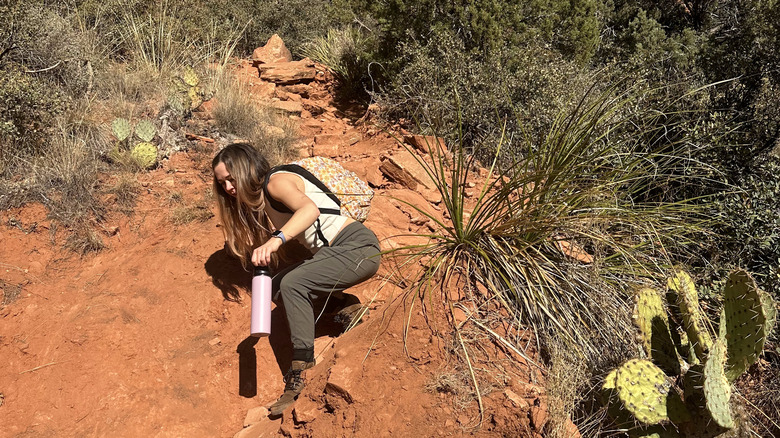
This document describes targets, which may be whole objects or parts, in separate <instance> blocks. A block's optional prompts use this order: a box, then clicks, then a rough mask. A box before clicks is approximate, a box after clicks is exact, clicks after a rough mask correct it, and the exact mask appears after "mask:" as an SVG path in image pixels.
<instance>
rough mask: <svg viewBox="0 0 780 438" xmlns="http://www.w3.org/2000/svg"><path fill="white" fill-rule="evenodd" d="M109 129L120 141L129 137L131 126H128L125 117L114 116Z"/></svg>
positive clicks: (131, 130) (128, 123)
mask: <svg viewBox="0 0 780 438" xmlns="http://www.w3.org/2000/svg"><path fill="white" fill-rule="evenodd" d="M111 131H112V132H113V134H114V137H116V139H117V140H119V141H120V142H121V141H125V140H127V138H128V137H130V134H131V133H132V132H133V128H132V126H130V122H129V121H128V120H127V119H123V118H116V119H114V121H113V122H111Z"/></svg>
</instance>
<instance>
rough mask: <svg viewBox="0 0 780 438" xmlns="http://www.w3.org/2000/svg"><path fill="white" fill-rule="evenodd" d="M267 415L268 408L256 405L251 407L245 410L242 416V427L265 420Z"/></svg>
mask: <svg viewBox="0 0 780 438" xmlns="http://www.w3.org/2000/svg"><path fill="white" fill-rule="evenodd" d="M267 417H268V408H266V407H265V406H258V407H256V408H252V409H250V410H248V411H247V412H246V417H245V418H244V427H249V426H251V425H253V424H255V423H258V422H260V421H262V420H265V419H266V418H267Z"/></svg>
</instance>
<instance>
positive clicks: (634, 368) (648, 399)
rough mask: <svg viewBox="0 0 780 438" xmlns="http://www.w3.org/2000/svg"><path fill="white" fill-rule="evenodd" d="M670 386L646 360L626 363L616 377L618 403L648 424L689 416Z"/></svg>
mask: <svg viewBox="0 0 780 438" xmlns="http://www.w3.org/2000/svg"><path fill="white" fill-rule="evenodd" d="M671 388H672V383H671V382H670V381H669V379H668V378H667V377H666V374H664V372H663V371H662V370H661V369H660V368H658V367H657V366H655V365H654V364H653V363H652V362H650V361H649V360H646V359H631V360H629V361H627V362H625V363H624V364H623V365H622V366H621V367H620V368H618V370H617V374H616V376H615V389H616V390H617V395H618V398H619V399H620V402H621V403H622V404H623V406H624V407H625V408H626V410H628V411H629V412H631V414H632V415H633V416H634V417H635V418H636V419H637V420H639V421H640V422H642V423H644V424H647V425H653V424H659V423H661V422H662V421H669V420H670V419H672V418H674V420H676V421H684V419H685V418H686V417H687V416H688V415H687V411H686V410H685V406H684V405H683V404H682V401H681V400H680V398H679V396H677V395H676V393H674V392H671V393H670V389H671ZM675 399H676V400H675ZM670 403H671V404H670ZM670 408H671V409H670ZM670 414H671V416H670ZM674 420H673V421H674Z"/></svg>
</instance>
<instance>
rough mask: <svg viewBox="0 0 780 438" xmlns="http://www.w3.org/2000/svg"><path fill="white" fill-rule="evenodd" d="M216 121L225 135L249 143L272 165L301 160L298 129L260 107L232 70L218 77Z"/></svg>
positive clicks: (271, 111)
mask: <svg viewBox="0 0 780 438" xmlns="http://www.w3.org/2000/svg"><path fill="white" fill-rule="evenodd" d="M215 96H216V98H217V104H216V105H215V106H214V119H215V121H216V123H217V126H218V127H219V129H220V130H221V131H224V132H226V133H230V134H233V135H235V136H236V137H238V138H241V139H244V140H247V141H249V142H250V143H251V144H253V145H254V146H255V147H257V148H258V149H260V151H261V152H262V153H263V154H265V157H266V159H268V161H269V163H271V165H277V164H281V163H284V162H287V161H289V160H290V159H291V158H297V155H296V150H295V148H294V147H293V145H294V143H295V142H296V141H297V140H298V137H297V132H298V130H297V126H296V124H295V123H294V122H293V121H292V120H290V118H288V117H286V116H283V115H280V114H277V113H275V112H274V111H273V110H272V109H270V108H268V107H264V106H259V105H258V104H257V97H255V96H253V95H252V94H251V91H250V89H249V87H248V86H247V84H246V83H245V82H243V81H241V80H237V79H234V78H233V76H232V73H231V72H230V71H228V70H221V71H220V72H218V73H217V74H216V77H215Z"/></svg>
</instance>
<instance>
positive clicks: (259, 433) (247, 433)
mask: <svg viewBox="0 0 780 438" xmlns="http://www.w3.org/2000/svg"><path fill="white" fill-rule="evenodd" d="M280 423H281V421H280V420H271V419H270V418H268V417H266V418H263V419H261V420H260V421H258V422H257V423H255V424H253V425H251V426H249V427H245V428H243V429H242V430H240V431H239V432H238V433H236V434H235V435H233V438H270V437H276V436H278V435H279V427H280Z"/></svg>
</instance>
